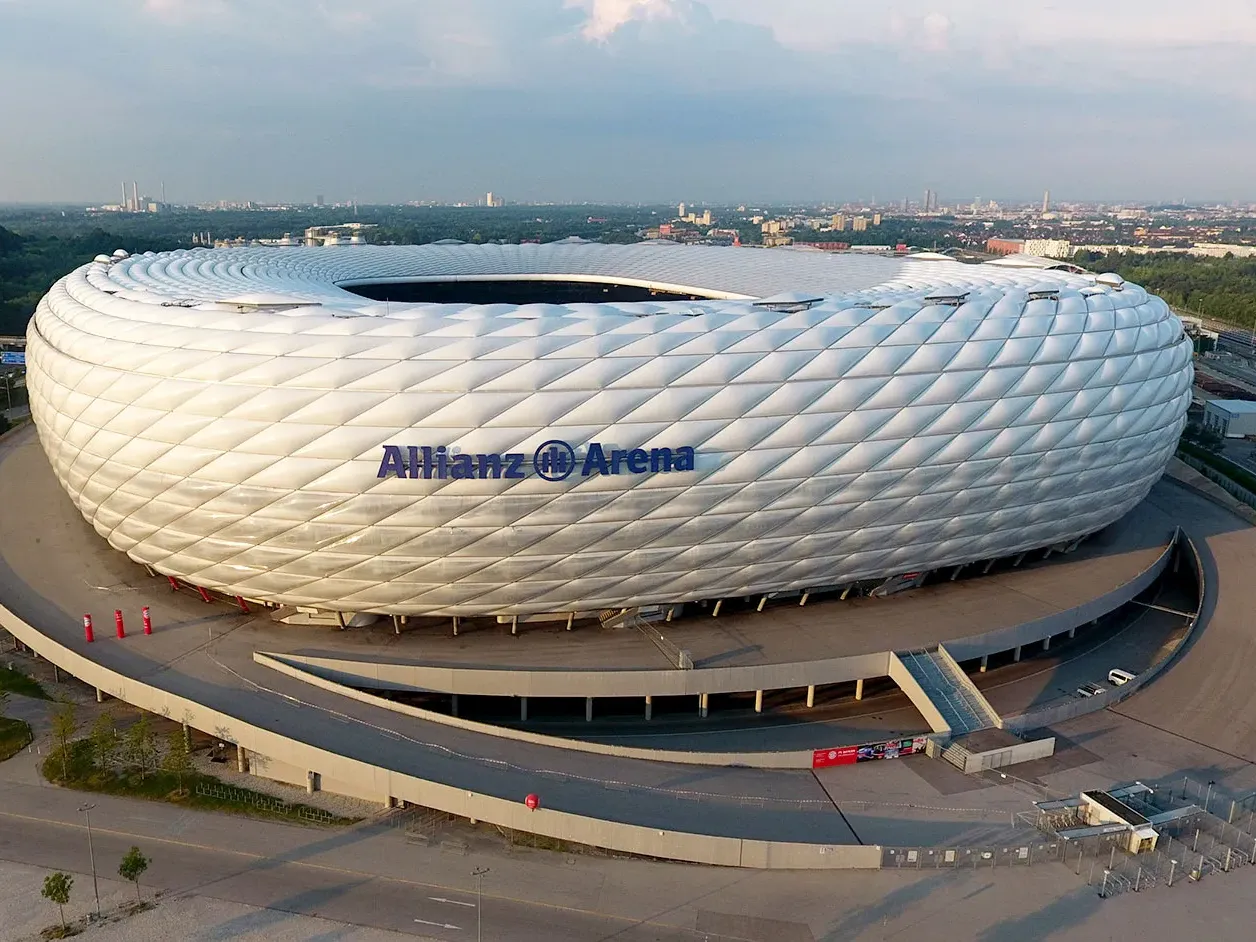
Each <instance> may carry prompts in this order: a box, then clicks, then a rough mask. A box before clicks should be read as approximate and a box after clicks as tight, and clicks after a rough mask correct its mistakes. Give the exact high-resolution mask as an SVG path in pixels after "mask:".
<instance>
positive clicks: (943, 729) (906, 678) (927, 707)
mask: <svg viewBox="0 0 1256 942" xmlns="http://www.w3.org/2000/svg"><path fill="white" fill-rule="evenodd" d="M888 674H889V677H890V680H892V681H894V683H896V684H898V686H899V688H900V689H901V690H902V691H903V693H905V694H907V698H908V699H909V700H911V702H912V705H913V706H914V707H915V708H916V709H917V710H919V711H920V715H921V716H923V717H924V718H925V722H926V723H928V724H929V728H930V729H932V730H933V731H934V732H935V733H942V734H943V735H946V736H949V735H950V734H951V725H950V724H949V723H948V722H947V721H946V720H944V719H943V718H942V714H941V713H939V712H938V708H937V707H936V706H934V705H933V701H932V700H931V699H929V695H928V694H927V693H925V690H924V688H923V687H921V686H920V684H919V682H918V681H917V680H916V678H915V677H914V676H912V672H911V671H909V670H908V669H907V665H906V664H904V663H903V662H902V660H901V659H900V658H899V656H898V655H897V654H891V655H890V669H889V671H888Z"/></svg>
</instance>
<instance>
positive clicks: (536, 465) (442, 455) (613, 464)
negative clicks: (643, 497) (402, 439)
mask: <svg viewBox="0 0 1256 942" xmlns="http://www.w3.org/2000/svg"><path fill="white" fill-rule="evenodd" d="M383 448H384V456H383V458H381V459H380V463H379V473H378V474H377V475H376V477H380V478H386V477H389V476H392V477H399V478H408V479H411V480H436V481H446V480H453V481H459V480H485V479H490V478H526V477H529V476H530V475H535V476H536V477H539V478H542V479H543V480H546V481H565V480H567V479H568V478H570V477H581V478H587V477H591V476H592V475H595V474H610V475H617V474H670V473H673V472H677V471H692V470H693V469H694V460H695V457H696V454H695V451H694V449H693V448H691V447H690V446H688V445H684V446H681V447H679V448H629V449H621V448H608V447H607V446H605V445H603V444H602V443H601V442H590V443H589V445H588V447H587V448H585V449H584V453H583V455H580V454H577V452H576V449H575V448H573V447H572V446H571V445H570V444H568V443H567V442H565V441H562V440H561V439H557V438H554V439H550V440H549V441H547V442H542V443H541V445H540V446H539V447H538V448H537V449H536V451H534V452H533V453H532V455H531V458H530V459H529V456H528V455H527V454H526V453H525V452H521V451H512V452H506V453H504V454H476V453H471V452H464V451H459V450H457V449H456V448H452V447H449V446H446V445H437V446H436V447H435V448H433V447H432V446H431V445H384V446H383Z"/></svg>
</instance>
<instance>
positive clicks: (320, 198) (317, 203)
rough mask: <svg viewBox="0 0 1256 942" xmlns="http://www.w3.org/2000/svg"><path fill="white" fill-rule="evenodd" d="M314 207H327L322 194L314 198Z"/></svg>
mask: <svg viewBox="0 0 1256 942" xmlns="http://www.w3.org/2000/svg"><path fill="white" fill-rule="evenodd" d="M314 205H315V206H320V207H321V206H323V205H325V203H324V200H323V194H322V193H319V194H318V196H316V197H314Z"/></svg>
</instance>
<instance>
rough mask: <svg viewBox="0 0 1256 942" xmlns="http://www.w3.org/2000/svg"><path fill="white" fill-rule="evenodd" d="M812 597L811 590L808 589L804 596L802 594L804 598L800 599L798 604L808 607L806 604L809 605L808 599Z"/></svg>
mask: <svg viewBox="0 0 1256 942" xmlns="http://www.w3.org/2000/svg"><path fill="white" fill-rule="evenodd" d="M810 595H811V590H810V589H807V590H806V591H804V592H803V594H802V598H800V599H799V600H798V604H799V605H806V604H807V598H808V596H810Z"/></svg>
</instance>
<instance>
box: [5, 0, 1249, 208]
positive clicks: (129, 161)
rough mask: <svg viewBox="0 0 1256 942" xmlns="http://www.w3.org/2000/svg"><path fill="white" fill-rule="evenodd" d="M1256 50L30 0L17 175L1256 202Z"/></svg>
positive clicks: (1104, 37)
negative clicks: (54, 48)
mask: <svg viewBox="0 0 1256 942" xmlns="http://www.w3.org/2000/svg"><path fill="white" fill-rule="evenodd" d="M50 36H55V37H57V41H58V45H59V48H60V50H61V51H60V54H59V55H58V56H57V57H56V59H55V61H49V60H48V58H47V56H46V55H45V52H44V49H45V48H46V37H50ZM1079 40H1084V41H1081V42H1079ZM1254 47H1256V22H1253V19H1252V17H1250V15H1246V16H1245V15H1244V14H1242V13H1241V12H1235V11H1234V10H1232V9H1230V8H1229V7H1228V6H1227V5H1222V4H1214V5H1212V6H1211V7H1210V6H1209V5H1207V4H1204V5H1197V6H1196V7H1195V8H1192V9H1191V10H1190V11H1182V10H1181V9H1179V8H1178V7H1177V6H1176V5H1171V4H1169V3H1167V2H1164V0H1156V2H1150V3H1142V4H1138V5H1137V6H1134V5H1133V4H1132V3H1129V2H1126V0H1121V2H1114V3H1109V4H1105V5H1104V8H1103V10H1101V11H1098V10H1094V9H1092V8H1091V6H1088V5H1085V4H1082V3H1080V2H1077V0H1062V2H1060V3H1056V4H1053V7H1052V10H1051V11H1049V13H1048V12H1047V11H1043V12H1036V11H1032V10H1025V9H1020V8H1016V9H1014V10H1011V9H1009V8H1006V7H1005V6H1003V5H999V4H996V3H993V2H990V0H953V2H950V3H939V2H935V3H933V4H929V3H919V2H914V0H903V2H897V3H892V4H889V5H886V6H884V7H881V8H877V9H861V10H854V9H847V8H842V7H839V6H838V5H833V4H825V3H820V2H808V0H795V2H791V3H786V4H776V5H771V6H769V5H764V4H760V3H754V2H749V0H518V2H512V3H509V4H506V3H503V2H501V0H467V2H464V3H459V4H458V5H456V6H454V5H445V4H438V3H429V2H401V0H366V2H363V3H360V4H357V5H356V6H355V7H354V8H353V9H352V10H345V9H340V8H336V7H333V6H331V5H328V4H321V3H320V4H315V5H313V6H312V7H310V6H309V5H307V4H300V5H298V4H297V3H296V2H295V0H278V2H275V3H271V4H267V5H266V6H265V7H256V6H250V5H246V4H243V3H241V2H238V0H205V2H199V3H192V2H187V0H125V2H120V3H118V4H115V5H111V6H108V7H96V8H89V9H85V8H83V7H81V6H80V5H78V4H75V3H73V2H71V0H40V2H38V3H37V2H34V0H0V78H2V79H3V80H4V81H5V82H6V84H7V85H8V87H10V88H21V89H22V90H23V93H22V94H21V95H11V96H7V98H6V99H5V100H4V101H3V102H0V120H4V121H5V123H6V125H7V126H9V127H13V128H15V129H18V130H19V131H20V133H21V135H22V144H21V146H19V147H17V148H13V149H12V150H11V151H10V152H9V153H8V154H6V156H5V164H6V166H5V167H4V171H5V172H4V173H2V174H0V201H3V202H51V201H57V202H84V203H95V202H100V201H103V200H106V199H114V198H116V196H114V194H116V193H117V192H118V191H117V186H118V181H119V180H123V179H125V180H128V181H130V180H132V179H135V178H139V179H141V180H150V181H152V183H150V184H149V187H150V192H153V190H154V189H155V187H156V182H157V181H158V180H159V179H161V180H165V181H166V183H167V186H168V187H169V191H170V198H171V200H172V202H178V203H196V202H202V201H206V200H211V199H225V200H260V201H291V202H310V201H311V200H312V199H313V197H314V195H315V194H318V193H327V194H329V196H330V194H333V193H334V194H337V195H336V197H335V198H336V199H338V200H340V201H349V200H357V201H358V202H361V203H400V202H406V201H411V200H432V201H443V202H454V201H457V200H461V199H474V198H475V194H481V195H482V194H483V193H484V192H485V191H486V190H488V189H490V188H491V189H493V191H494V192H499V193H501V194H505V195H506V197H507V199H510V200H513V201H517V202H542V201H555V202H584V201H588V202H597V203H610V202H624V203H640V202H651V203H653V202H659V203H665V202H671V201H674V200H676V199H679V198H681V197H687V198H688V199H689V200H691V201H694V202H698V203H702V202H706V203H720V202H729V201H734V200H735V201H755V202H778V203H779V202H794V201H800V200H814V199H820V198H823V197H824V194H829V193H831V194H835V196H836V197H837V198H839V199H849V198H852V197H853V195H854V194H861V193H862V194H874V193H875V194H876V195H877V196H878V197H879V199H880V200H882V201H884V202H885V203H887V204H889V203H893V202H896V201H897V200H898V199H901V197H902V196H903V195H909V194H910V195H913V196H914V198H915V199H916V200H919V198H920V197H919V194H921V193H923V191H924V190H925V189H926V188H928V189H930V190H931V191H934V192H938V193H950V194H974V195H975V194H983V195H984V194H986V193H991V194H996V196H995V198H996V199H998V198H1000V197H999V196H998V195H997V194H1004V198H1014V199H1016V198H1018V199H1023V200H1025V201H1032V200H1033V199H1035V196H1036V194H1037V195H1040V194H1041V193H1042V192H1043V190H1044V189H1048V188H1049V189H1051V191H1052V192H1053V193H1055V194H1058V197H1057V199H1059V200H1062V201H1065V200H1075V201H1093V200H1104V201H1108V202H1177V201H1180V200H1182V199H1186V200H1190V201H1208V202H1213V201H1231V200H1242V199H1245V198H1248V199H1250V198H1251V195H1252V194H1256V170H1254V169H1253V168H1251V167H1250V165H1249V164H1247V162H1245V161H1244V160H1243V159H1242V158H1243V154H1244V153H1245V151H1246V150H1247V149H1248V147H1249V146H1250V144H1251V143H1252V140H1251V137H1252V132H1251V131H1250V128H1252V127H1256V120H1253V119H1256V101H1254V99H1253V95H1252V93H1251V92H1250V91H1249V90H1248V89H1247V85H1246V82H1245V80H1244V78H1243V75H1244V72H1243V66H1244V63H1245V62H1247V61H1249V60H1250V55H1251V52H1252V51H1253V48H1254ZM1201 154H1202V157H1201ZM1204 171H1206V172H1204ZM955 198H958V197H955ZM963 198H964V199H965V200H967V199H971V196H965V197H963Z"/></svg>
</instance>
